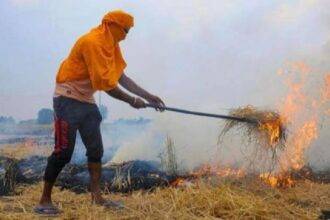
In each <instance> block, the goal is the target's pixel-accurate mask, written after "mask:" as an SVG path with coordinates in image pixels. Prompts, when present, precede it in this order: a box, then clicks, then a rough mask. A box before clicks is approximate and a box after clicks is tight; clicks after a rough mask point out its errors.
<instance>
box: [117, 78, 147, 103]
mask: <svg viewBox="0 0 330 220" xmlns="http://www.w3.org/2000/svg"><path fill="white" fill-rule="evenodd" d="M119 83H120V85H121V86H123V87H124V88H125V89H127V90H128V91H130V92H131V93H133V94H135V95H138V96H140V97H142V98H144V99H147V98H148V97H149V96H150V94H149V92H147V91H146V90H144V89H143V88H141V87H140V86H139V85H137V84H136V83H135V82H134V81H133V80H132V79H130V78H129V77H128V76H126V75H125V74H123V75H122V77H121V78H120V80H119Z"/></svg>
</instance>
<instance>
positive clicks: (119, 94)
mask: <svg viewBox="0 0 330 220" xmlns="http://www.w3.org/2000/svg"><path fill="white" fill-rule="evenodd" d="M106 93H107V94H108V95H110V96H111V97H113V98H115V99H118V100H121V101H124V102H127V103H129V104H131V103H133V102H134V99H135V98H134V97H132V96H130V95H129V94H127V93H126V92H124V91H123V90H121V89H120V88H119V87H118V86H117V87H116V88H114V89H112V90H110V91H106Z"/></svg>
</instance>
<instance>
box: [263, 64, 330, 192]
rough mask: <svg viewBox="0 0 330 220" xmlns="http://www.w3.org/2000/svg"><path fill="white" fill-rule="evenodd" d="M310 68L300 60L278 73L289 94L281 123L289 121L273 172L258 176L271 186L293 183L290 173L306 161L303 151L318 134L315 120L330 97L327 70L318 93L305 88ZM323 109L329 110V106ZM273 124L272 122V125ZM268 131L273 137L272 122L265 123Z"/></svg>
mask: <svg viewBox="0 0 330 220" xmlns="http://www.w3.org/2000/svg"><path fill="white" fill-rule="evenodd" d="M311 72H312V69H311V68H310V67H309V66H308V65H307V64H305V63H303V62H295V63H290V64H288V66H287V70H280V71H279V72H278V74H279V75H280V76H283V77H286V79H285V84H286V85H287V87H288V89H289V90H288V95H287V96H286V97H285V99H284V101H283V102H282V105H281V106H280V109H281V115H282V120H283V123H285V124H289V125H290V135H289V136H288V139H287V143H286V148H285V151H284V152H283V154H281V156H280V158H279V162H278V164H277V170H276V171H275V174H270V173H263V174H261V175H260V178H261V179H262V180H263V181H265V182H266V183H267V184H269V185H270V186H272V187H290V186H294V180H293V179H292V177H291V176H290V175H289V173H291V172H294V171H297V170H300V169H301V168H302V167H303V166H304V165H305V158H304V154H305V152H306V150H307V149H308V148H309V147H310V146H311V144H312V143H313V141H314V140H316V139H317V137H318V122H319V116H320V114H321V113H320V112H321V108H322V107H323V106H324V104H325V103H327V102H328V101H329V99H330V74H328V75H326V77H325V86H324V89H322V91H321V92H320V94H319V96H318V97H315V96H312V95H311V91H306V86H307V83H308V82H309V81H310V78H308V77H309V76H310V74H311ZM326 112H328V114H329V113H330V109H327V110H326ZM274 127H275V126H274ZM262 128H263V129H268V130H270V131H272V132H271V134H273V133H274V135H271V136H270V138H271V139H270V140H271V141H274V140H276V135H275V134H276V132H277V131H276V130H275V131H273V129H274V128H273V127H272V125H265V126H264V127H262Z"/></svg>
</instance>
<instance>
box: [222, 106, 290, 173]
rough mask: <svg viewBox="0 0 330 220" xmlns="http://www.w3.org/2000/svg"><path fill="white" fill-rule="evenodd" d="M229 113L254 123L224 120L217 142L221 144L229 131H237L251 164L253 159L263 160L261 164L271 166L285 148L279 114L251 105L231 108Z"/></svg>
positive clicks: (253, 161) (283, 128)
mask: <svg viewBox="0 0 330 220" xmlns="http://www.w3.org/2000/svg"><path fill="white" fill-rule="evenodd" d="M229 114H230V115H231V116H234V117H239V118H243V119H247V120H249V121H252V122H255V123H246V122H241V121H235V120H226V122H225V125H224V127H223V128H222V130H221V132H220V134H219V136H218V144H219V145H221V143H222V141H223V140H224V138H225V136H226V135H229V132H230V131H237V132H239V135H240V136H241V137H242V145H244V146H245V147H246V149H249V152H251V153H250V154H249V155H247V158H248V159H249V160H251V164H252V165H253V164H254V163H255V160H257V161H259V162H260V161H263V162H261V164H264V165H265V167H269V166H270V167H271V168H272V167H273V166H274V164H276V162H277V160H278V153H279V152H281V151H283V150H284V148H285V142H286V127H285V125H284V123H283V119H282V118H281V116H280V115H279V114H278V113H277V112H274V111H267V110H258V109H257V108H255V107H253V106H246V107H241V108H237V109H233V110H232V111H230V113H229ZM266 164H267V165H266Z"/></svg>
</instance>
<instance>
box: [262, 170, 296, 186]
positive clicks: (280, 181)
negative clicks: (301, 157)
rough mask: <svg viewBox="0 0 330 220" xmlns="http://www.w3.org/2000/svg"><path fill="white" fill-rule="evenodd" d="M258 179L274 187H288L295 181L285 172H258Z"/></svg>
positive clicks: (293, 184)
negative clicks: (275, 173)
mask: <svg viewBox="0 0 330 220" xmlns="http://www.w3.org/2000/svg"><path fill="white" fill-rule="evenodd" d="M260 179H262V180H263V181H264V182H265V183H266V184H268V185H270V186H271V187H274V188H275V187H281V188H288V187H293V186H295V181H294V180H293V179H292V178H291V176H290V175H288V174H287V173H281V174H278V175H273V174H271V173H262V174H260Z"/></svg>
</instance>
